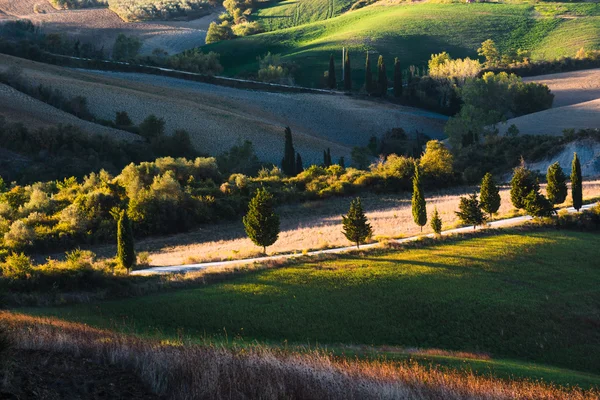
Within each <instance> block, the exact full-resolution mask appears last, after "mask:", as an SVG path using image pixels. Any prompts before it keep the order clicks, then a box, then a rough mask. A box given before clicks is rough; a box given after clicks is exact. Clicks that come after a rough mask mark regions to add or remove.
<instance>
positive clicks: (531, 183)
mask: <svg viewBox="0 0 600 400" xmlns="http://www.w3.org/2000/svg"><path fill="white" fill-rule="evenodd" d="M532 190H534V191H536V192H537V191H539V190H540V184H539V183H538V180H537V178H536V177H535V175H534V174H533V172H532V171H531V170H529V169H528V168H527V167H526V166H525V162H524V161H523V160H521V165H520V166H519V167H517V168H515V169H514V173H513V177H512V179H511V181H510V200H511V202H512V204H513V206H514V207H515V208H518V209H524V208H525V197H526V196H527V195H528V194H529V193H531V191H532Z"/></svg>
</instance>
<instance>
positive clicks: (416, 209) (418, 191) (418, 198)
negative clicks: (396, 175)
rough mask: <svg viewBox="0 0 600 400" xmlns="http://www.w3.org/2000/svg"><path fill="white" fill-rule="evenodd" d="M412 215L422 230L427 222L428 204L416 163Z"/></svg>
mask: <svg viewBox="0 0 600 400" xmlns="http://www.w3.org/2000/svg"><path fill="white" fill-rule="evenodd" d="M412 215H413V220H414V221H415V224H417V225H418V226H420V227H421V232H422V231H423V226H425V224H426V223H427V204H426V202H425V195H424V194H423V185H422V183H421V176H420V172H419V166H418V165H417V164H416V163H415V174H414V177H413V194H412Z"/></svg>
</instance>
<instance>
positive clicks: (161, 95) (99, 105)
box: [0, 56, 445, 163]
mask: <svg viewBox="0 0 600 400" xmlns="http://www.w3.org/2000/svg"><path fill="white" fill-rule="evenodd" d="M0 65H4V66H5V68H7V67H9V66H11V65H19V66H20V68H21V69H22V70H23V75H24V76H25V77H27V78H28V79H30V81H31V83H34V84H44V85H48V86H51V87H55V88H60V90H61V91H62V92H63V93H65V94H66V95H67V96H76V95H82V96H85V97H86V98H87V99H88V103H89V108H90V110H91V111H92V113H94V114H95V115H96V116H97V117H99V118H104V119H113V118H114V116H115V113H116V112H117V111H127V112H128V113H129V115H130V117H131V118H132V120H133V121H134V123H136V124H137V123H140V122H141V121H142V120H143V119H144V118H146V117H147V116H148V115H149V114H152V113H153V114H155V115H157V116H158V117H162V118H164V119H165V121H166V129H167V133H169V134H170V133H172V132H174V131H175V130H176V129H185V130H187V131H188V132H189V133H190V135H191V136H192V140H193V142H194V144H195V146H196V147H197V150H199V151H202V152H206V153H209V154H219V153H221V152H223V151H226V150H228V149H230V148H231V146H233V145H235V144H238V143H240V141H243V140H251V141H252V142H253V143H254V146H255V148H256V152H257V155H258V156H259V158H261V159H262V160H265V161H270V162H274V163H279V162H280V161H281V154H282V151H283V141H284V140H283V128H284V127H285V126H288V125H289V126H290V127H291V128H292V130H293V132H294V144H295V147H296V149H297V150H298V151H299V152H300V153H301V154H302V158H303V159H304V160H305V163H318V162H322V155H323V150H325V149H326V148H328V147H329V148H331V152H332V154H333V157H334V159H335V160H337V158H338V157H340V156H344V157H346V160H350V151H351V148H352V147H353V146H364V145H366V144H367V142H368V140H369V138H370V137H371V136H372V135H381V134H383V133H384V132H385V131H387V130H389V129H391V128H396V127H402V128H404V129H405V130H406V131H407V132H409V133H414V132H415V130H416V129H418V130H419V131H421V132H423V133H425V134H427V135H429V136H431V137H442V136H443V133H442V132H443V124H444V122H445V117H443V116H440V115H438V114H434V113H429V112H425V111H422V110H418V109H413V108H409V107H398V106H393V105H391V104H388V103H383V102H382V103H379V102H372V101H365V100H360V99H355V98H352V97H349V96H343V95H315V94H281V93H265V92H258V91H249V90H240V89H233V88H227V87H222V86H216V85H209V84H203V83H197V82H190V81H184V80H179V79H174V78H166V77H159V76H153V75H144V74H127V73H111V72H91V71H75V70H70V69H65V68H60V67H55V66H49V65H45V64H39V63H35V62H30V61H25V60H21V59H17V58H13V57H8V56H0ZM0 68H1V67H0Z"/></svg>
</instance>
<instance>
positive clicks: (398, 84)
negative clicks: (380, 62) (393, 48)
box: [394, 57, 404, 97]
mask: <svg viewBox="0 0 600 400" xmlns="http://www.w3.org/2000/svg"><path fill="white" fill-rule="evenodd" d="M403 89H404V88H403V87H402V68H401V66H400V61H399V60H398V57H396V59H395V60H394V97H401V96H402V90H403Z"/></svg>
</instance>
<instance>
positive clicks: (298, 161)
mask: <svg viewBox="0 0 600 400" xmlns="http://www.w3.org/2000/svg"><path fill="white" fill-rule="evenodd" d="M303 171H304V166H303V165H302V157H301V156H300V153H296V175H298V174H300V173H302V172H303Z"/></svg>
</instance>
